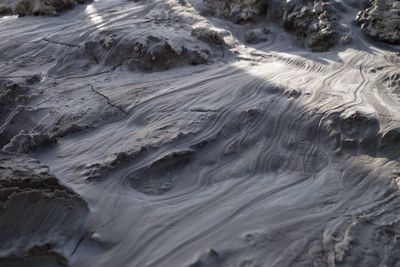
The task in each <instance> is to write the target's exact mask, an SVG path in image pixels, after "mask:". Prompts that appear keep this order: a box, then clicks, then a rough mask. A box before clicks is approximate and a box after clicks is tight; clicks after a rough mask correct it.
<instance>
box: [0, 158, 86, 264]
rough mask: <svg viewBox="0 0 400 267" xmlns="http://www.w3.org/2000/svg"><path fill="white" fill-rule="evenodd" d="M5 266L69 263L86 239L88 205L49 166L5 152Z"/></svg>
mask: <svg viewBox="0 0 400 267" xmlns="http://www.w3.org/2000/svg"><path fill="white" fill-rule="evenodd" d="M0 203H1V204H0V239H1V243H0V260H4V259H26V258H30V257H34V256H43V257H46V256H49V255H57V257H59V258H65V257H64V256H65V255H70V253H71V252H72V251H73V250H74V248H75V247H76V246H77V244H78V241H79V240H80V239H81V238H82V235H83V232H84V225H85V222H86V217H87V214H88V207H87V204H86V203H85V202H84V201H83V200H82V199H81V198H80V197H79V195H77V194H76V193H74V192H73V191H72V190H71V189H69V188H67V187H65V186H63V185H61V184H60V183H59V181H58V179H57V178H56V177H55V176H54V175H52V174H50V173H49V169H48V168H47V167H46V166H43V165H41V164H40V162H39V161H37V160H34V159H32V158H30V157H28V156H25V155H22V154H12V153H7V152H4V151H0Z"/></svg>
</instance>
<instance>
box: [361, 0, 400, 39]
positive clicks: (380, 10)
mask: <svg viewBox="0 0 400 267" xmlns="http://www.w3.org/2000/svg"><path fill="white" fill-rule="evenodd" d="M357 22H359V23H360V25H361V31H362V32H364V33H365V34H367V35H368V36H370V37H373V38H375V39H377V40H380V41H385V42H389V43H394V44H400V1H395V0H374V1H372V2H371V6H370V7H369V8H367V9H365V10H364V11H360V12H359V13H358V15H357Z"/></svg>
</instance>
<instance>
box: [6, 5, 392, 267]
mask: <svg viewBox="0 0 400 267" xmlns="http://www.w3.org/2000/svg"><path fill="white" fill-rule="evenodd" d="M272 2H274V3H275V2H277V1H271V3H272ZM333 2H335V3H337V5H338V6H340V8H338V9H337V10H341V11H340V13H337V17H338V22H335V24H332V25H333V26H332V27H337V29H339V30H338V32H339V33H340V35H339V36H336V37H335V38H337V39H335V42H333V43H332V44H329V49H327V50H326V51H324V52H315V51H313V49H312V47H310V46H312V45H313V43H312V42H314V40H315V38H316V37H315V36H314V35H312V36H311V35H306V36H305V37H304V39H301V38H302V35H299V33H298V31H294V34H293V32H291V31H290V30H288V29H286V30H285V29H284V26H283V25H282V24H281V23H279V22H277V21H276V20H275V19H273V18H272V17H273V16H272V15H271V12H273V10H272V7H274V8H275V9H277V10H278V9H279V8H280V6H279V5H278V6H276V5H271V7H270V10H269V12H267V15H265V17H264V16H261V17H257V19H254V20H253V19H252V20H251V21H241V22H240V23H237V22H236V21H232V20H230V19H229V18H222V17H216V16H215V14H214V13H213V12H210V10H207V9H206V7H205V5H204V3H203V2H202V1H200V0H187V1H175V0H149V1H127V0H98V1H93V2H91V3H88V4H82V5H77V6H74V7H73V8H72V9H70V10H67V11H64V12H62V13H60V14H59V15H58V16H55V17H54V16H25V17H16V16H5V17H2V18H0V84H1V86H2V87H1V88H5V89H2V90H3V92H2V95H3V98H1V99H0V100H1V101H2V102H1V104H2V105H3V107H0V110H1V116H0V122H1V126H0V136H1V138H0V148H2V149H3V150H5V151H8V153H17V152H19V153H27V154H29V156H30V157H33V158H36V159H39V160H40V161H41V162H42V163H43V164H45V165H47V166H49V168H50V171H51V173H53V174H54V175H55V176H56V177H58V178H59V179H60V181H61V183H62V184H63V185H65V186H68V187H70V188H72V189H73V190H74V191H75V192H77V193H78V194H79V195H80V196H81V197H82V199H84V200H85V201H86V202H87V203H88V206H89V209H90V212H89V218H88V222H87V225H86V234H84V235H82V238H81V240H80V241H79V242H78V243H77V244H76V247H75V248H74V250H73V252H68V253H66V254H65V255H64V257H65V258H66V262H62V263H60V262H58V263H57V262H48V260H47V259H43V258H42V257H36V256H35V257H34V258H32V259H31V258H30V259H29V261H30V262H29V266H61V265H62V264H64V265H68V266H73V267H88V266H96V267H128V266H132V267H133V266H137V267H145V266H146V267H159V266H163V267H168V266H171V267H177V266H184V267H189V266H191V267H225V266H226V267H228V266H229V267H230V266H235V267H236V266H237V267H256V266H371V267H372V266H400V265H399V262H400V256H399V253H398V251H399V249H400V242H399V240H400V239H399V238H400V220H399V219H400V217H399V216H400V198H399V196H400V194H399V183H400V179H399V175H400V164H399V157H400V54H399V53H400V47H399V45H397V44H395V43H384V42H379V41H376V40H374V39H371V38H370V37H368V36H366V35H365V34H364V33H363V32H362V31H361V29H360V27H359V26H358V25H357V24H356V23H355V19H356V17H357V13H358V12H359V11H360V9H361V8H363V7H364V6H362V7H360V6H361V4H359V5H358V4H357V3H354V2H355V1H333ZM394 2H396V1H394ZM257 15H258V13H257ZM335 25H336V26H335ZM335 29H336V28H335ZM249 32H250V33H249ZM310 38H314V39H313V40H312V41H310V42H311V43H310V42H309V40H310ZM246 40H247V43H246ZM249 40H250V41H249ZM304 40H305V41H304ZM318 42H319V41H318ZM319 44H320V43H318V49H319V48H321V46H319ZM324 48H325V47H324ZM15 84H17V85H15ZM0 171H1V170H0ZM16 212H17V211H16ZM0 218H2V217H0ZM0 231H1V230H0ZM0 252H2V251H1V247H0ZM9 264H10V266H27V265H26V263H21V262H19V261H18V260H15V261H13V262H12V263H9ZM18 264H22V265H18ZM24 264H25V265H24ZM0 265H1V264H0Z"/></svg>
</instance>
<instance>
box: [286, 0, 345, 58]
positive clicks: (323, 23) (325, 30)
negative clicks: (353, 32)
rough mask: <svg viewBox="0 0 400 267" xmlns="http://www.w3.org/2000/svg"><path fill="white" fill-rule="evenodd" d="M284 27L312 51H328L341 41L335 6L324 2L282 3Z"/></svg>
mask: <svg viewBox="0 0 400 267" xmlns="http://www.w3.org/2000/svg"><path fill="white" fill-rule="evenodd" d="M282 10H283V17H282V21H283V25H284V27H285V29H286V30H288V31H289V32H292V33H294V34H295V35H297V36H298V37H299V38H300V39H301V40H302V42H303V43H304V46H305V47H308V48H310V49H311V50H312V51H316V52H321V51H326V50H328V49H329V48H330V47H332V46H334V45H335V44H336V43H337V41H338V40H339V37H340V34H339V32H338V29H337V27H338V24H337V23H336V20H337V18H336V17H335V14H334V10H335V8H334V6H332V4H331V3H329V2H328V1H324V0H316V1H311V0H298V1H289V0H285V1H283V2H282Z"/></svg>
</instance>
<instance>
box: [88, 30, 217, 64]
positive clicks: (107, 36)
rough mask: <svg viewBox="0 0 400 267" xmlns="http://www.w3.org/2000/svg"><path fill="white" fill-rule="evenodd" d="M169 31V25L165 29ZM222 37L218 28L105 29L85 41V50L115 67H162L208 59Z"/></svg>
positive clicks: (214, 52)
mask: <svg viewBox="0 0 400 267" xmlns="http://www.w3.org/2000/svg"><path fill="white" fill-rule="evenodd" d="M165 30H166V31H168V29H165ZM223 44H224V39H223V37H222V36H221V35H220V34H218V33H217V32H215V31H212V30H209V29H208V30H207V31H202V30H201V29H200V30H199V29H193V31H192V32H191V33H190V31H185V30H182V32H181V33H177V34H176V36H166V35H164V34H162V33H157V32H155V33H154V34H148V32H147V31H146V32H139V33H137V34H135V36H134V37H133V36H132V35H131V34H129V33H126V34H124V33H123V32H121V31H118V30H115V31H102V32H99V33H98V34H97V35H96V36H94V38H93V39H92V40H90V41H87V42H86V43H85V48H84V50H85V53H86V54H87V55H90V56H91V57H92V58H95V59H96V61H97V62H98V63H102V64H105V65H108V66H113V68H116V67H119V66H122V65H123V66H126V67H127V68H128V69H129V70H132V71H136V70H138V71H146V72H150V71H162V70H167V69H171V68H174V67H180V66H183V65H198V64H205V63H207V62H209V58H215V57H214V56H213V57H211V55H217V54H218V53H221V49H220V46H221V45H223Z"/></svg>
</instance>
